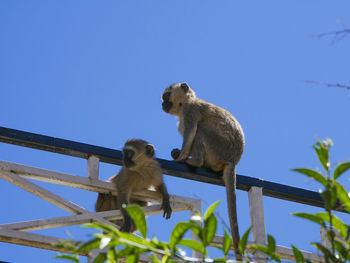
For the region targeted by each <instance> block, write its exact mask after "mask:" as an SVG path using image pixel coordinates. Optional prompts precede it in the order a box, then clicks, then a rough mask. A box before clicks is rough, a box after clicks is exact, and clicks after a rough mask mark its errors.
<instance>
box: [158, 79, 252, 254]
mask: <svg viewBox="0 0 350 263" xmlns="http://www.w3.org/2000/svg"><path fill="white" fill-rule="evenodd" d="M162 100H163V103H162V107H163V110H164V111H165V112H167V113H169V114H172V115H175V116H177V117H178V118H179V122H178V130H179V132H180V134H181V135H182V137H183V143H182V148H181V150H179V149H174V150H172V152H171V156H172V157H173V158H174V159H175V161H178V162H184V163H187V164H189V165H192V166H196V167H206V168H210V169H212V170H213V171H223V179H224V183H225V186H226V196H227V205H228V211H229V217H230V226H231V234H232V239H233V246H234V250H235V254H236V259H237V260H242V256H241V254H240V252H239V249H238V245H239V239H240V238H239V232H238V223H237V211H236V166H237V164H238V162H239V160H240V159H241V156H242V154H243V148H244V144H245V141H244V133H243V130H242V128H241V125H240V124H239V122H238V121H237V120H236V118H235V117H234V116H233V115H232V114H231V113H230V112H228V111H227V110H225V109H223V108H220V107H218V106H216V105H214V104H211V103H208V102H206V101H204V100H201V99H198V98H197V97H196V94H195V92H194V91H193V90H192V89H191V88H190V87H189V86H188V85H187V84H186V83H176V84H173V85H171V86H169V87H167V88H166V89H165V91H164V93H163V95H162Z"/></svg>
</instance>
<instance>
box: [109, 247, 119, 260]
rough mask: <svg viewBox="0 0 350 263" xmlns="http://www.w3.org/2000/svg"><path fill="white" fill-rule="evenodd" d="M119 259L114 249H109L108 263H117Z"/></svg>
mask: <svg viewBox="0 0 350 263" xmlns="http://www.w3.org/2000/svg"><path fill="white" fill-rule="evenodd" d="M117 258H118V257H117V254H116V253H115V250H114V248H111V249H109V250H108V252H107V263H117Z"/></svg>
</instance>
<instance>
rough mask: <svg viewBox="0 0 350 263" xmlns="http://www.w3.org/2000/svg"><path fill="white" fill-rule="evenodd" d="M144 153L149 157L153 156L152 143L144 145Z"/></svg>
mask: <svg viewBox="0 0 350 263" xmlns="http://www.w3.org/2000/svg"><path fill="white" fill-rule="evenodd" d="M146 155H148V156H149V157H153V156H154V147H153V145H152V144H147V145H146Z"/></svg>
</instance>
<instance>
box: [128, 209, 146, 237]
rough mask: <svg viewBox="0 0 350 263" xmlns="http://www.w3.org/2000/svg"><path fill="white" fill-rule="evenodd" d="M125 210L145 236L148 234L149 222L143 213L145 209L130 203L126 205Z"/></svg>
mask: <svg viewBox="0 0 350 263" xmlns="http://www.w3.org/2000/svg"><path fill="white" fill-rule="evenodd" d="M125 210H126V211H127V212H128V214H129V215H130V217H131V218H132V220H133V221H134V224H135V226H136V228H137V230H138V231H139V232H140V234H141V235H142V236H143V237H146V236H147V223H146V217H145V214H144V213H143V210H142V209H141V208H140V207H139V206H138V205H128V206H127V207H125Z"/></svg>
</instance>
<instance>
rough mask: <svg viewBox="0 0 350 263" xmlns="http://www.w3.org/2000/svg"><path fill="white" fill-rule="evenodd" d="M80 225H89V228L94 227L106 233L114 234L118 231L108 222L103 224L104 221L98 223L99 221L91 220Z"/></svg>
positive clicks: (117, 233)
mask: <svg viewBox="0 0 350 263" xmlns="http://www.w3.org/2000/svg"><path fill="white" fill-rule="evenodd" d="M81 227H90V228H95V229H99V230H101V231H102V232H104V233H106V234H114V235H117V236H118V235H119V233H120V231H119V230H118V229H117V228H115V227H114V226H111V225H108V224H104V223H100V222H92V223H89V224H84V225H82V226H81Z"/></svg>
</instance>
